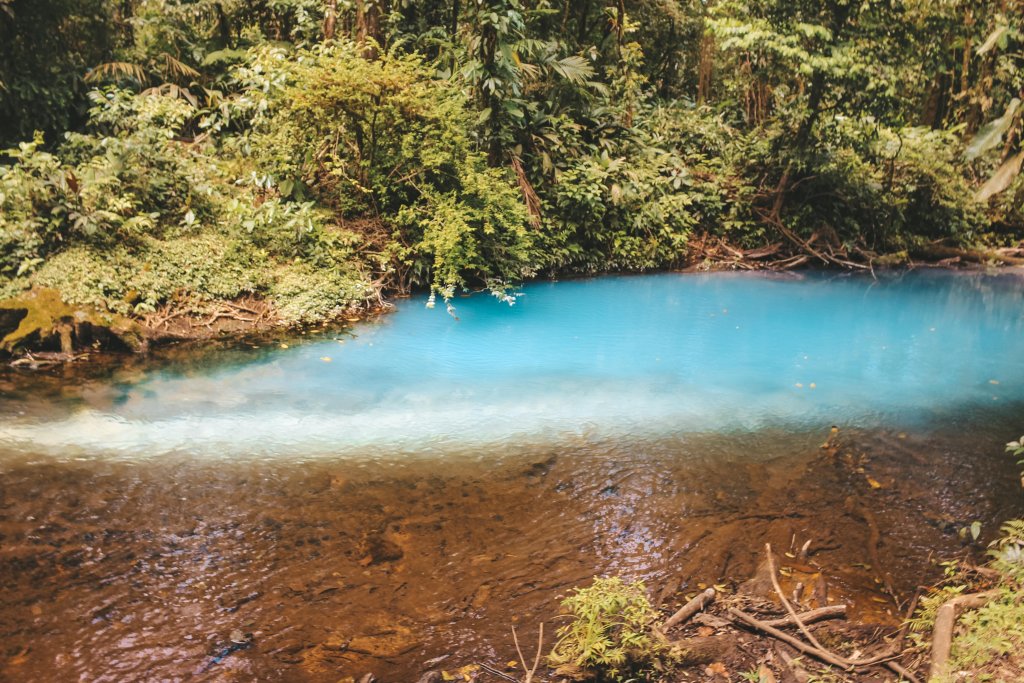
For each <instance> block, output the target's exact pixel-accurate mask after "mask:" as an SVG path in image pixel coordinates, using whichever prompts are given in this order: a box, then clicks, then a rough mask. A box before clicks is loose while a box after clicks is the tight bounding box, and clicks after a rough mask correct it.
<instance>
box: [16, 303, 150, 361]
mask: <svg viewBox="0 0 1024 683" xmlns="http://www.w3.org/2000/svg"><path fill="white" fill-rule="evenodd" d="M0 335H3V337H2V338H0V353H4V354H13V353H16V352H17V351H19V350H24V349H50V350H58V349H59V350H60V351H62V352H64V353H72V352H74V351H75V350H78V349H82V348H86V347H90V346H97V345H98V346H101V347H103V346H106V347H113V348H121V349H128V350H131V351H136V352H139V351H143V350H145V348H146V346H147V338H146V335H145V333H144V331H143V329H142V327H141V326H140V325H139V324H138V323H136V322H135V321H133V320H131V319H129V318H126V317H125V316H122V315H118V314H116V313H104V312H100V311H97V310H95V309H93V308H89V307H85V306H72V305H70V304H68V303H66V302H65V301H64V300H63V299H62V298H61V295H60V292H58V291H57V290H54V289H46V288H36V289H32V290H30V291H28V292H25V293H24V294H20V295H18V296H15V297H12V298H9V299H5V300H3V301H0Z"/></svg>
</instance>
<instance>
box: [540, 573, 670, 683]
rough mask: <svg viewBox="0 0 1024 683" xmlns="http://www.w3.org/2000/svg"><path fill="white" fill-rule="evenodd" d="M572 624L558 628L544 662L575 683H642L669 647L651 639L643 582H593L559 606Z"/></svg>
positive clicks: (658, 666)
mask: <svg viewBox="0 0 1024 683" xmlns="http://www.w3.org/2000/svg"><path fill="white" fill-rule="evenodd" d="M562 606H563V607H564V608H565V609H566V610H568V612H569V614H568V616H570V617H572V621H571V622H570V623H569V624H567V625H565V626H563V627H562V628H560V629H559V630H558V642H557V643H556V644H555V647H554V649H553V650H552V652H551V655H550V656H549V658H548V661H549V662H550V664H551V665H552V666H553V667H555V668H556V669H557V671H558V673H559V674H560V675H563V676H569V677H571V678H575V679H577V680H583V679H588V678H589V679H593V680H597V681H646V680H651V678H650V677H651V676H652V675H653V674H654V672H656V671H658V670H660V669H662V668H663V658H664V655H665V654H666V652H667V648H666V647H665V645H664V644H663V643H661V642H660V641H659V640H657V639H656V638H655V637H653V636H652V635H651V626H652V625H653V624H654V622H655V620H656V619H657V613H656V612H655V611H654V609H653V608H652V607H651V604H650V602H649V601H648V600H647V596H646V593H645V588H644V584H643V582H641V581H637V582H635V583H625V582H624V581H623V580H622V579H621V578H619V577H611V578H599V579H594V583H593V584H591V585H590V586H589V587H588V588H576V589H574V594H573V595H571V596H569V597H568V598H566V599H565V600H564V601H563V602H562Z"/></svg>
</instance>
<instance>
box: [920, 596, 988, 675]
mask: <svg viewBox="0 0 1024 683" xmlns="http://www.w3.org/2000/svg"><path fill="white" fill-rule="evenodd" d="M998 595H999V591H998V590H990V591H985V592H984V593H971V594H969V595H958V596H957V597H955V598H953V599H952V600H947V601H946V602H944V603H943V604H942V606H941V607H939V611H938V613H937V614H936V615H935V628H934V629H933V630H932V664H931V669H930V670H929V672H928V678H929V679H935V680H945V679H946V676H947V675H948V674H949V653H950V650H951V649H952V647H953V628H954V627H955V626H956V620H957V617H958V616H959V615H960V612H961V611H962V610H965V609H978V608H979V607H984V606H985V604H986V603H988V602H989V601H990V600H992V599H993V598H995V597H997V596H998Z"/></svg>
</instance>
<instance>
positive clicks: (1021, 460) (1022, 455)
mask: <svg viewBox="0 0 1024 683" xmlns="http://www.w3.org/2000/svg"><path fill="white" fill-rule="evenodd" d="M1006 452H1007V453H1009V454H1010V455H1012V456H1013V457H1015V458H1017V464H1018V465H1020V466H1021V468H1024V436H1022V437H1020V438H1019V439H1017V440H1016V441H1011V442H1010V443H1008V444H1006ZM1020 485H1021V486H1024V469H1021V473H1020Z"/></svg>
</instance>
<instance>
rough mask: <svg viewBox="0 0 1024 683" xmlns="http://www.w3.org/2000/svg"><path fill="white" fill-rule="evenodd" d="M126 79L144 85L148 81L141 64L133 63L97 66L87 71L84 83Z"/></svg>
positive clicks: (113, 63)
mask: <svg viewBox="0 0 1024 683" xmlns="http://www.w3.org/2000/svg"><path fill="white" fill-rule="evenodd" d="M108 78H109V79H114V80H119V79H127V80H132V81H136V82H137V83H145V82H146V81H148V80H149V78H148V77H147V76H146V70H145V69H144V68H143V67H142V65H141V64H136V63H135V62H106V63H104V64H98V65H97V66H95V67H93V68H92V69H90V70H89V73H87V74H86V75H85V81H86V83H97V82H99V81H102V80H105V79H108Z"/></svg>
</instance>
